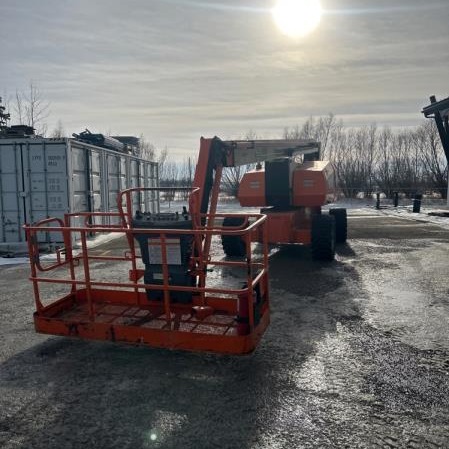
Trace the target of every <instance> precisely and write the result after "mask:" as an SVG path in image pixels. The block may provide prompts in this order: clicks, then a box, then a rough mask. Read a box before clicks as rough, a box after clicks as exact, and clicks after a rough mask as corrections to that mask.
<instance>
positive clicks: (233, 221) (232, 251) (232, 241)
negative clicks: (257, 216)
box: [221, 217, 246, 257]
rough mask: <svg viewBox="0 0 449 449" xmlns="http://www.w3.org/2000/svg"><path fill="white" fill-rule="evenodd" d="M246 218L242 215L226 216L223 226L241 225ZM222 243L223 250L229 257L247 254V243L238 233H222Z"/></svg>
mask: <svg viewBox="0 0 449 449" xmlns="http://www.w3.org/2000/svg"><path fill="white" fill-rule="evenodd" d="M243 222H244V218H241V217H226V218H225V219H224V220H223V227H226V226H241V225H242V224H243ZM221 244H222V245H223V251H224V253H225V254H226V256H228V257H243V256H246V244H245V242H244V241H243V240H242V238H241V237H240V236H236V235H222V236H221Z"/></svg>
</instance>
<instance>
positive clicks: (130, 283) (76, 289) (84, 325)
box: [25, 137, 335, 354]
mask: <svg viewBox="0 0 449 449" xmlns="http://www.w3.org/2000/svg"><path fill="white" fill-rule="evenodd" d="M318 152H319V144H318V143H317V142H315V141H312V140H307V141H305V140H301V141H286V140H265V141H222V140H220V139H218V138H216V137H215V138H212V139H204V138H202V139H201V144H200V153H199V158H198V164H197V169H196V172H195V178H194V182H193V188H192V189H178V190H183V191H184V193H186V190H187V193H188V194H189V204H188V209H187V207H184V208H183V210H182V211H178V212H174V213H171V212H170V213H156V212H152V213H151V212H143V211H142V210H141V204H142V198H145V196H146V195H149V194H155V191H156V190H157V191H159V192H160V191H163V190H164V189H161V188H157V189H152V188H132V189H128V190H125V191H123V192H121V193H120V195H119V197H118V209H119V212H118V213H77V214H66V215H65V217H64V219H59V218H49V219H46V220H42V221H40V222H38V223H36V224H32V225H26V226H25V230H26V234H27V241H28V246H29V253H30V264H31V277H30V279H31V281H32V283H33V289H34V295H35V303H36V312H35V313H34V323H35V328H36V330H37V331H38V332H41V333H47V334H54V335H64V336H74V337H79V338H85V339H97V340H111V341H121V342H127V343H133V344H144V345H148V346H153V347H163V348H170V349H184V350H194V351H212V352H217V353H231V354H244V353H248V352H251V351H252V350H254V349H255V347H256V346H257V344H258V342H259V341H260V339H261V337H262V335H263V333H264V331H265V330H266V328H267V326H268V324H269V320H270V298H269V286H268V242H269V241H276V242H286V243H295V242H301V243H309V242H311V243H312V248H313V247H314V241H315V240H314V235H315V234H316V236H318V235H319V236H320V237H321V238H324V240H326V239H327V240H326V242H325V244H323V245H321V246H320V245H319V244H318V243H316V242H315V243H316V245H317V246H316V248H315V253H316V254H317V255H318V256H323V255H324V256H325V258H328V257H330V255H331V254H332V256H333V246H334V243H335V238H334V236H335V220H334V217H333V216H332V215H331V216H325V215H322V214H321V213H320V212H321V205H322V204H324V202H325V200H326V195H327V193H328V190H329V189H328V187H329V185H330V184H329V183H330V180H331V178H332V176H331V175H332V172H331V170H330V167H329V165H328V164H326V163H323V162H318V161H315V160H313V159H315V158H316V156H317V154H318ZM297 157H301V158H303V159H304V161H302V162H301V163H299V162H297V159H296V158H297ZM257 161H267V162H265V170H262V169H260V170H257V171H255V172H249V173H248V174H247V175H245V177H244V179H243V181H242V187H241V192H240V194H239V197H240V202H241V204H242V205H243V206H245V205H250V206H255V205H260V206H264V209H262V212H263V213H259V214H248V213H242V214H220V213H217V202H218V193H219V185H220V179H221V174H222V170H223V168H224V167H232V166H236V165H244V164H248V163H251V162H257ZM287 176H288V183H285V182H284V181H285V179H284V177H287ZM270 177H272V179H271V178H270ZM272 180H274V182H273V183H272ZM165 190H167V189H165ZM168 190H170V191H171V192H172V191H173V189H168ZM264 192H265V193H264ZM268 204H270V206H271V207H266V206H267V205H268ZM267 217H268V218H267ZM317 217H321V218H322V217H327V218H326V219H325V220H324V221H322V220H320V219H319V218H318V219H317ZM98 223H102V224H98ZM316 223H318V224H319V226H318V225H316ZM323 223H324V225H323ZM286 224H288V225H289V226H291V229H290V231H289V232H279V230H278V226H282V227H284V228H285V227H286ZM314 226H318V228H316V229H315V228H314ZM42 233H52V234H53V235H58V234H59V235H60V239H61V240H62V241H63V242H64V248H63V249H62V250H61V251H59V252H58V253H57V258H56V261H53V262H45V261H44V260H43V259H42V258H41V256H40V254H39V243H38V242H39V241H40V239H39V236H40V235H41V234H42ZM102 233H118V234H121V235H123V236H124V237H125V238H124V239H122V240H123V242H124V243H126V247H127V249H126V250H125V252H124V253H119V254H118V255H117V254H115V253H113V254H108V253H101V252H100V253H99V252H95V251H92V250H91V249H90V248H89V246H88V242H87V237H88V236H90V235H92V234H102ZM269 233H271V234H272V235H271V236H270V238H268V234H269ZM307 234H309V235H307ZM214 236H217V237H218V236H219V237H221V239H222V244H223V248H224V250H225V252H226V253H227V255H229V256H235V255H237V256H242V255H244V256H245V257H244V258H242V257H240V258H235V257H225V258H223V257H222V256H220V254H221V252H219V251H217V245H216V244H215V241H216V239H214ZM316 236H315V237H316ZM75 240H77V241H79V242H80V249H79V250H76V249H75V248H74V246H73V242H74V241H75ZM254 242H260V243H261V244H262V245H261V246H262V252H261V253H260V252H257V253H256V252H255V251H254V246H255V245H252V243H254ZM236 248H238V251H236ZM317 248H318V249H317ZM105 267H107V268H105ZM124 267H127V268H128V269H127V270H124V269H123V268H124ZM211 270H214V276H213V277H212V278H213V279H210V276H209V273H210V272H211ZM126 271H127V272H128V275H129V276H128V279H125V280H123V279H121V275H123V273H124V272H126ZM48 272H51V275H49V276H47V274H46V273H48ZM225 272H231V273H232V276H231V277H232V278H233V279H236V280H237V284H235V285H230V284H229V278H226V279H225V282H226V285H219V284H220V282H219V281H220V275H223V273H225ZM108 276H109V277H110V278H111V279H108ZM52 283H53V284H55V283H56V284H59V287H64V286H65V287H66V288H67V289H68V292H67V293H66V294H65V295H63V296H62V297H60V298H59V299H57V300H53V299H51V300H48V298H44V295H43V292H42V288H41V287H42V285H43V284H44V285H49V284H52ZM44 290H45V289H44Z"/></svg>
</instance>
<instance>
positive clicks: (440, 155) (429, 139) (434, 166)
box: [413, 121, 448, 198]
mask: <svg viewBox="0 0 449 449" xmlns="http://www.w3.org/2000/svg"><path fill="white" fill-rule="evenodd" d="M414 138H415V139H414V142H413V143H414V145H415V146H417V147H418V149H420V151H421V156H422V159H421V160H422V164H423V167H424V171H425V172H424V177H425V181H426V184H427V185H429V186H430V187H431V188H432V189H434V190H436V191H438V192H439V193H440V194H441V196H442V198H446V196H447V171H448V166H447V161H446V158H445V155H444V152H443V149H442V147H441V141H440V138H439V135H438V131H437V129H436V125H435V123H434V122H433V121H426V122H424V123H423V124H422V125H421V126H419V127H418V129H417V130H416V132H415V134H414Z"/></svg>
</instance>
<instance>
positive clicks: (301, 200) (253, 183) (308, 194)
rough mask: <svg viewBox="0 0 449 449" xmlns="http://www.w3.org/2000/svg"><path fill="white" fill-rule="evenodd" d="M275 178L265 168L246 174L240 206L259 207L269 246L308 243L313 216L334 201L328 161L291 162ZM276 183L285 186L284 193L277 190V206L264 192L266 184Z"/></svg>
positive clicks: (332, 179)
mask: <svg viewBox="0 0 449 449" xmlns="http://www.w3.org/2000/svg"><path fill="white" fill-rule="evenodd" d="M275 173H276V172H275ZM278 176H280V178H279V179H276V175H275V176H272V174H271V173H268V172H266V171H265V170H264V169H260V170H252V171H249V172H247V173H245V174H244V175H243V178H242V180H241V182H240V187H239V192H238V199H239V202H240V205H241V206H242V207H261V208H262V209H261V213H263V214H266V215H267V218H268V220H267V228H268V241H269V243H301V244H310V242H311V234H310V228H311V216H312V214H313V213H319V211H320V208H321V206H322V205H323V204H326V203H327V202H331V201H333V200H334V197H335V194H336V189H335V176H334V170H333V168H332V164H331V163H330V162H327V161H306V162H303V163H295V162H293V163H291V164H289V166H288V167H286V168H285V170H284V173H282V172H281V174H280V175H279V174H278ZM287 178H288V181H287ZM276 182H278V183H279V184H281V183H284V184H285V186H286V187H285V189H284V192H282V188H281V190H280V191H279V192H280V195H281V196H282V198H283V200H282V201H283V203H282V204H276V201H277V197H276V195H275V194H274V197H273V193H270V192H269V190H268V189H267V185H270V184H273V183H276ZM270 196H271V197H270ZM269 206H271V207H269ZM260 239H261V236H260Z"/></svg>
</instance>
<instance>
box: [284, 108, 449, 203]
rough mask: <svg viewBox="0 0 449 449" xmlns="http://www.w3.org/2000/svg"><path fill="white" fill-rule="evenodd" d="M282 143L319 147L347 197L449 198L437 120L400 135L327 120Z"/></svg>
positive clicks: (295, 131) (291, 132) (290, 133)
mask: <svg viewBox="0 0 449 449" xmlns="http://www.w3.org/2000/svg"><path fill="white" fill-rule="evenodd" d="M284 138H286V139H301V138H311V139H316V140H318V141H320V142H321V159H325V160H330V161H331V162H332V163H333V165H334V168H335V172H336V175H337V180H338V185H339V187H340V189H341V190H342V192H343V194H344V195H345V197H348V198H351V197H354V196H356V195H358V194H364V195H367V196H370V195H372V194H373V193H374V192H383V193H385V194H386V195H387V196H388V197H391V196H392V194H393V192H399V193H404V194H406V195H414V193H416V192H428V193H432V194H436V195H440V196H441V197H442V198H446V194H447V176H448V172H447V170H448V167H447V161H446V158H445V155H444V152H443V149H442V145H441V140H440V137H439V135H438V130H437V128H436V125H435V123H434V121H433V120H426V121H423V122H422V123H421V124H420V125H418V126H415V127H410V128H403V129H396V130H393V129H391V128H390V127H387V126H384V127H377V126H376V125H374V124H372V125H369V126H362V127H358V128H347V127H345V126H344V124H343V121H342V120H338V119H337V118H336V117H335V116H334V115H333V114H329V115H328V116H326V117H320V118H317V119H314V118H309V119H308V120H307V121H306V122H305V123H304V124H303V125H302V126H301V127H299V126H297V127H294V128H291V129H289V128H286V129H285V130H284Z"/></svg>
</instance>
